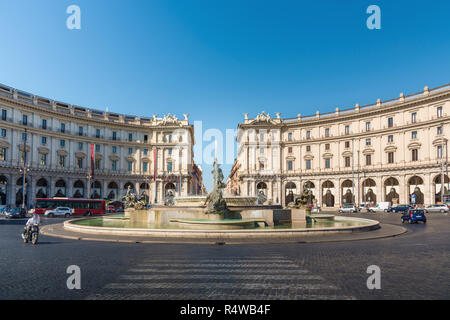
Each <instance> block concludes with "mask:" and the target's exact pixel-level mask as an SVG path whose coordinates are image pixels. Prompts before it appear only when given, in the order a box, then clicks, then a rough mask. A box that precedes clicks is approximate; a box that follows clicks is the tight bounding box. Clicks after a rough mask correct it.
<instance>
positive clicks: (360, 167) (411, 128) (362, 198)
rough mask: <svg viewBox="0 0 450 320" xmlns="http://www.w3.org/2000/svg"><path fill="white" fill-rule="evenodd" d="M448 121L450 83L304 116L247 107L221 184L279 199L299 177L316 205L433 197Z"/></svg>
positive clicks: (442, 171) (443, 166)
mask: <svg viewBox="0 0 450 320" xmlns="http://www.w3.org/2000/svg"><path fill="white" fill-rule="evenodd" d="M449 123H450V85H445V86H441V87H438V88H435V89H429V88H428V87H425V88H424V91H423V92H419V93H416V94H412V95H409V96H405V95H403V94H400V97H399V98H396V99H391V100H389V101H380V100H378V101H377V103H375V104H372V105H367V106H359V105H356V106H355V107H353V108H350V109H345V110H339V109H338V108H336V111H335V112H331V113H326V114H320V113H319V112H317V113H316V114H314V115H312V116H306V117H305V116H301V115H300V114H299V115H298V116H297V117H295V118H288V119H282V118H281V117H280V114H277V115H276V117H274V118H272V117H270V116H269V115H267V114H265V113H264V112H263V113H261V114H259V115H258V116H257V117H256V118H255V119H249V118H248V115H247V114H246V115H245V119H244V122H243V123H241V124H239V126H238V128H239V133H238V137H237V142H238V157H237V159H236V162H235V164H234V166H233V169H232V170H231V173H230V176H229V178H228V181H227V188H228V191H229V192H231V193H234V194H241V195H257V194H258V193H261V192H262V193H264V194H265V195H266V197H267V199H268V201H269V202H271V203H273V204H280V205H286V204H287V203H289V202H290V201H291V199H292V195H293V194H299V193H301V192H302V189H303V188H304V186H305V185H307V186H308V187H309V188H310V189H311V190H312V191H313V193H314V195H315V198H316V199H317V201H318V205H320V206H321V207H338V206H340V205H342V204H345V203H352V202H354V203H356V204H359V203H362V202H371V203H378V202H381V201H390V202H392V203H402V204H403V203H410V202H415V203H417V204H423V205H428V204H432V203H435V202H438V201H441V181H442V180H443V181H444V185H443V186H442V187H443V192H442V193H443V194H447V189H448V184H449V179H448V175H447V141H448V136H449V134H450V125H449ZM444 198H445V196H444Z"/></svg>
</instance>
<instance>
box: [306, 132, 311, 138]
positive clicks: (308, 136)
mask: <svg viewBox="0 0 450 320" xmlns="http://www.w3.org/2000/svg"><path fill="white" fill-rule="evenodd" d="M306 139H311V131H310V130H307V131H306Z"/></svg>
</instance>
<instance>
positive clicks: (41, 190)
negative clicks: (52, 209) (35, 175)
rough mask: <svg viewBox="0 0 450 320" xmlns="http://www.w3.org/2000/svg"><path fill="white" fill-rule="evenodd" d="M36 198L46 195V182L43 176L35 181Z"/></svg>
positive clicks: (45, 196)
mask: <svg viewBox="0 0 450 320" xmlns="http://www.w3.org/2000/svg"><path fill="white" fill-rule="evenodd" d="M36 189H37V192H36V198H47V195H48V182H47V180H46V179H45V178H40V179H39V180H38V181H37V182H36Z"/></svg>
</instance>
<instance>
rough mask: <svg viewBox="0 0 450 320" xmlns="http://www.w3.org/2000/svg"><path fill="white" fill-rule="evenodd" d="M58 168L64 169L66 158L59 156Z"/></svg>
mask: <svg viewBox="0 0 450 320" xmlns="http://www.w3.org/2000/svg"><path fill="white" fill-rule="evenodd" d="M58 163H59V166H60V167H61V168H64V167H65V166H66V156H59V162H58Z"/></svg>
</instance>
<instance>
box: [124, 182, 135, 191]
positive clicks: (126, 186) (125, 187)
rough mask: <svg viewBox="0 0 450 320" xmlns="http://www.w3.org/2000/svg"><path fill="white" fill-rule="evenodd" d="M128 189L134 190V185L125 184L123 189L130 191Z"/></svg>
mask: <svg viewBox="0 0 450 320" xmlns="http://www.w3.org/2000/svg"><path fill="white" fill-rule="evenodd" d="M128 187H130V188H131V190H134V184H133V183H131V182H127V183H125V184H124V185H123V188H124V189H125V190H128Z"/></svg>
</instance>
